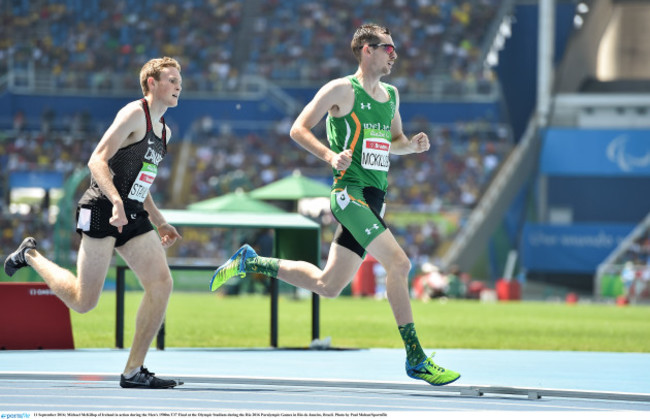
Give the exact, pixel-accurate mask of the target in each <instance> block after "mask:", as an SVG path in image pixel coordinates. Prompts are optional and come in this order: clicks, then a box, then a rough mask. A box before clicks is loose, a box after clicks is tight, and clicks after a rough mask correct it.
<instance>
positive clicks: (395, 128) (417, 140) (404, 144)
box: [390, 89, 429, 155]
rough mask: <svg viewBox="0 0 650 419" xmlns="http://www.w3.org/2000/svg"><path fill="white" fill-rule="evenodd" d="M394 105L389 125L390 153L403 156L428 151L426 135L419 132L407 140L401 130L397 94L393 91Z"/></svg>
mask: <svg viewBox="0 0 650 419" xmlns="http://www.w3.org/2000/svg"><path fill="white" fill-rule="evenodd" d="M395 96H396V98H395V99H396V104H395V116H393V120H392V122H391V124H390V133H391V136H392V140H391V144H390V152H391V153H393V154H398V155H403V154H411V153H422V152H424V151H427V150H429V137H428V136H427V134H425V133H423V132H420V133H417V134H415V135H414V136H413V137H411V139H410V140H409V139H408V137H407V136H406V135H404V132H403V130H402V116H401V115H400V113H399V94H398V93H397V89H395Z"/></svg>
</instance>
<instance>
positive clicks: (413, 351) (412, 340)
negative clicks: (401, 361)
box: [398, 323, 427, 366]
mask: <svg viewBox="0 0 650 419" xmlns="http://www.w3.org/2000/svg"><path fill="white" fill-rule="evenodd" d="M398 329H399V334H400V335H402V340H403V341H404V346H405V347H406V359H407V360H408V362H409V365H411V366H416V365H417V364H419V363H420V362H422V361H424V360H425V359H427V355H426V354H425V353H424V351H423V350H422V346H420V341H419V340H418V335H417V333H415V324H413V323H407V324H405V325H402V326H399V327H398Z"/></svg>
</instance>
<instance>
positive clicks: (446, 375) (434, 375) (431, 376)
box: [406, 352, 460, 386]
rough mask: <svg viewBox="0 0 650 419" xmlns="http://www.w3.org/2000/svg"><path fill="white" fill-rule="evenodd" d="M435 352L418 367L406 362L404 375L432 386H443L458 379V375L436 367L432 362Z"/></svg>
mask: <svg viewBox="0 0 650 419" xmlns="http://www.w3.org/2000/svg"><path fill="white" fill-rule="evenodd" d="M434 355H435V352H434V353H433V354H432V355H431V356H430V357H429V358H427V359H425V360H424V361H422V362H420V363H419V364H418V365H416V366H414V367H412V366H410V365H409V362H408V360H407V361H406V375H408V376H409V377H411V378H415V379H416V380H424V381H426V382H427V383H429V384H431V385H432V386H444V385H446V384H450V383H453V382H454V381H456V380H458V379H459V378H460V374H459V373H457V372H454V371H451V370H448V369H445V368H442V367H440V366H438V365H436V364H435V363H434V362H433V356H434Z"/></svg>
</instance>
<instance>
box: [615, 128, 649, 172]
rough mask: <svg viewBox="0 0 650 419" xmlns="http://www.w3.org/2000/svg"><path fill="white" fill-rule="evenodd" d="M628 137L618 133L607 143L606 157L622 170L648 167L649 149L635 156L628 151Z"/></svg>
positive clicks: (628, 170)
mask: <svg viewBox="0 0 650 419" xmlns="http://www.w3.org/2000/svg"><path fill="white" fill-rule="evenodd" d="M627 142H628V138H627V136H626V135H619V136H618V137H616V138H614V139H613V140H612V142H610V143H609V144H608V145H607V151H606V152H607V158H608V159H609V160H610V161H611V162H613V163H615V164H616V165H617V166H618V168H619V169H621V170H622V171H624V172H631V171H633V170H634V169H635V168H642V167H650V150H649V151H647V152H646V153H645V155H644V156H635V155H632V154H630V153H629V152H628V149H627Z"/></svg>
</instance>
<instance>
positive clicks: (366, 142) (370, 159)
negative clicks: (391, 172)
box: [361, 130, 390, 172]
mask: <svg viewBox="0 0 650 419" xmlns="http://www.w3.org/2000/svg"><path fill="white" fill-rule="evenodd" d="M373 134H374V135H373ZM380 135H381V136H385V135H390V132H385V131H378V130H366V132H365V138H364V139H363V149H362V150H361V167H363V168H364V169H368V170H380V171H382V172H388V168H389V167H390V158H389V157H388V155H389V153H390V141H388V140H386V139H384V138H380V137H379V136H380Z"/></svg>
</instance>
